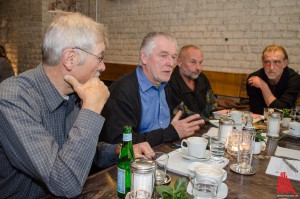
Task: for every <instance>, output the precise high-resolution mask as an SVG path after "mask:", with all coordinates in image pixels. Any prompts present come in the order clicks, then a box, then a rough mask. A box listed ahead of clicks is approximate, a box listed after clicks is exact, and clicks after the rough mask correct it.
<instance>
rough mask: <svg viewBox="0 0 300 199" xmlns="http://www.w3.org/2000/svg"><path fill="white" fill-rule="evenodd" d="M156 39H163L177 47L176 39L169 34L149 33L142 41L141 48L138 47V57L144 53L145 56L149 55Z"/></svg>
mask: <svg viewBox="0 0 300 199" xmlns="http://www.w3.org/2000/svg"><path fill="white" fill-rule="evenodd" d="M158 37H165V38H167V39H168V40H170V41H172V42H174V43H175V44H176V46H177V41H176V39H175V38H174V37H173V36H171V35H170V34H168V33H166V32H149V33H148V34H147V35H146V36H145V37H144V39H143V41H142V43H141V46H140V57H141V53H142V52H145V53H146V54H147V55H150V54H151V53H152V50H153V48H154V47H155V46H156V45H157V44H156V43H155V39H156V38H158ZM140 64H141V59H140Z"/></svg>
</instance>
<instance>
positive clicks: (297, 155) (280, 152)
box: [275, 146, 300, 160]
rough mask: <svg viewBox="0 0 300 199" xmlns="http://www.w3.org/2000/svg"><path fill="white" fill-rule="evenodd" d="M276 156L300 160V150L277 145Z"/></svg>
mask: <svg viewBox="0 0 300 199" xmlns="http://www.w3.org/2000/svg"><path fill="white" fill-rule="evenodd" d="M275 156H280V157H287V158H293V159H297V160H300V151H298V150H294V149H287V148H283V147H280V146H277V148H276V151H275Z"/></svg>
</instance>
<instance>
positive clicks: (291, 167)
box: [281, 158, 298, 173]
mask: <svg viewBox="0 0 300 199" xmlns="http://www.w3.org/2000/svg"><path fill="white" fill-rule="evenodd" d="M281 159H282V160H283V162H284V163H285V164H287V165H288V166H289V167H290V169H292V170H293V171H294V172H296V173H298V170H297V169H296V167H294V166H293V165H292V164H291V163H289V162H288V161H287V160H286V159H284V158H281Z"/></svg>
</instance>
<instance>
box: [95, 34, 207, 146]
mask: <svg viewBox="0 0 300 199" xmlns="http://www.w3.org/2000/svg"><path fill="white" fill-rule="evenodd" d="M176 57H177V42H176V40H175V38H173V37H172V36H171V35H169V34H168V33H165V32H150V33H148V34H147V35H146V36H145V37H144V39H143V41H142V43H141V46H140V64H139V65H138V66H137V68H136V70H135V71H133V72H132V73H130V74H127V75H126V76H123V77H122V78H120V79H118V80H116V81H114V82H113V83H112V85H111V86H110V87H109V91H110V93H111V96H110V98H109V100H108V101H107V103H106V105H105V107H104V110H103V115H104V117H105V118H106V121H105V126H104V127H103V130H102V132H101V134H100V140H104V141H107V142H109V143H119V142H120V141H121V140H122V128H123V125H124V124H129V125H131V126H132V130H133V142H134V143H139V142H144V141H147V142H149V144H150V145H151V146H156V145H159V144H162V143H165V142H171V141H174V140H178V139H181V138H184V137H187V136H191V135H193V134H194V132H195V131H196V130H198V129H199V125H200V124H203V120H200V115H199V114H195V115H193V116H190V117H187V118H185V119H182V120H181V119H180V117H181V115H182V112H178V114H177V115H176V116H175V117H174V118H173V119H171V113H170V109H169V106H168V104H167V100H166V93H165V86H166V83H167V82H168V81H169V79H170V76H171V73H172V71H173V67H174V64H175V59H176Z"/></svg>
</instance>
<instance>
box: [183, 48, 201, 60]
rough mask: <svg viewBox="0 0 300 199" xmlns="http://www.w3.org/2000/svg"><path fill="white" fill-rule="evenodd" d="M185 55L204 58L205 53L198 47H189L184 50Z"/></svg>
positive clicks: (190, 57) (191, 57)
mask: <svg viewBox="0 0 300 199" xmlns="http://www.w3.org/2000/svg"><path fill="white" fill-rule="evenodd" d="M184 55H185V57H186V58H188V59H202V58H203V54H202V52H201V51H200V50H199V49H197V48H189V49H187V50H186V52H184Z"/></svg>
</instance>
